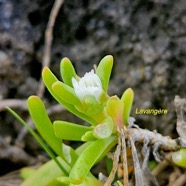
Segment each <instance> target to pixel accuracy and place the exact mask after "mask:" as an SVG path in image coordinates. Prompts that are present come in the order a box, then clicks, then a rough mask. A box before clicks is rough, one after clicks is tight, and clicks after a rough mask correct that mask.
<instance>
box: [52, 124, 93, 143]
mask: <svg viewBox="0 0 186 186" xmlns="http://www.w3.org/2000/svg"><path fill="white" fill-rule="evenodd" d="M90 130H92V128H90V127H86V126H82V125H78V124H74V123H70V122H67V121H54V131H55V135H56V136H57V137H58V138H60V139H65V140H74V141H81V137H82V136H83V135H84V134H85V133H86V132H87V131H90Z"/></svg>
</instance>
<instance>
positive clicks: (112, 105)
mask: <svg viewBox="0 0 186 186" xmlns="http://www.w3.org/2000/svg"><path fill="white" fill-rule="evenodd" d="M123 109H124V104H123V102H122V101H121V100H120V99H119V98H118V97H117V96H112V97H110V98H109V99H108V101H107V105H106V111H107V114H108V115H109V116H110V117H112V119H113V122H114V123H115V125H116V126H118V127H119V128H123V121H122V118H123ZM115 130H117V129H115Z"/></svg>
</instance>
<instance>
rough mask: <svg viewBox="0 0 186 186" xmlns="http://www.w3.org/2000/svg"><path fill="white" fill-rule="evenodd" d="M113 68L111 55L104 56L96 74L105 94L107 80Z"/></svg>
mask: <svg viewBox="0 0 186 186" xmlns="http://www.w3.org/2000/svg"><path fill="white" fill-rule="evenodd" d="M112 66H113V57H112V56H111V55H108V56H105V57H104V58H103V59H102V60H101V61H100V63H99V65H98V67H97V69H96V74H97V75H98V76H99V78H100V80H101V83H102V88H103V90H104V91H105V92H107V89H108V84H109V79H110V75H111V71H112Z"/></svg>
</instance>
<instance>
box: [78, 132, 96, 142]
mask: <svg viewBox="0 0 186 186" xmlns="http://www.w3.org/2000/svg"><path fill="white" fill-rule="evenodd" d="M81 140H82V141H95V140H96V138H95V137H94V136H93V133H92V131H88V132H86V133H85V134H84V135H83V136H82V138H81Z"/></svg>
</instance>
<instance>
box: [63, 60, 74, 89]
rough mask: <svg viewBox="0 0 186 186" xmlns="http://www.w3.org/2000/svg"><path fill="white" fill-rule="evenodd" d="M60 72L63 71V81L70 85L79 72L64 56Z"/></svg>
mask: <svg viewBox="0 0 186 186" xmlns="http://www.w3.org/2000/svg"><path fill="white" fill-rule="evenodd" d="M60 72H61V77H62V79H63V82H64V83H65V84H67V85H69V86H70V87H73V86H72V78H73V77H74V78H77V74H76V72H75V69H74V67H73V65H72V63H71V61H70V60H69V59H68V58H66V57H65V58H63V59H62V60H61V64H60Z"/></svg>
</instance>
